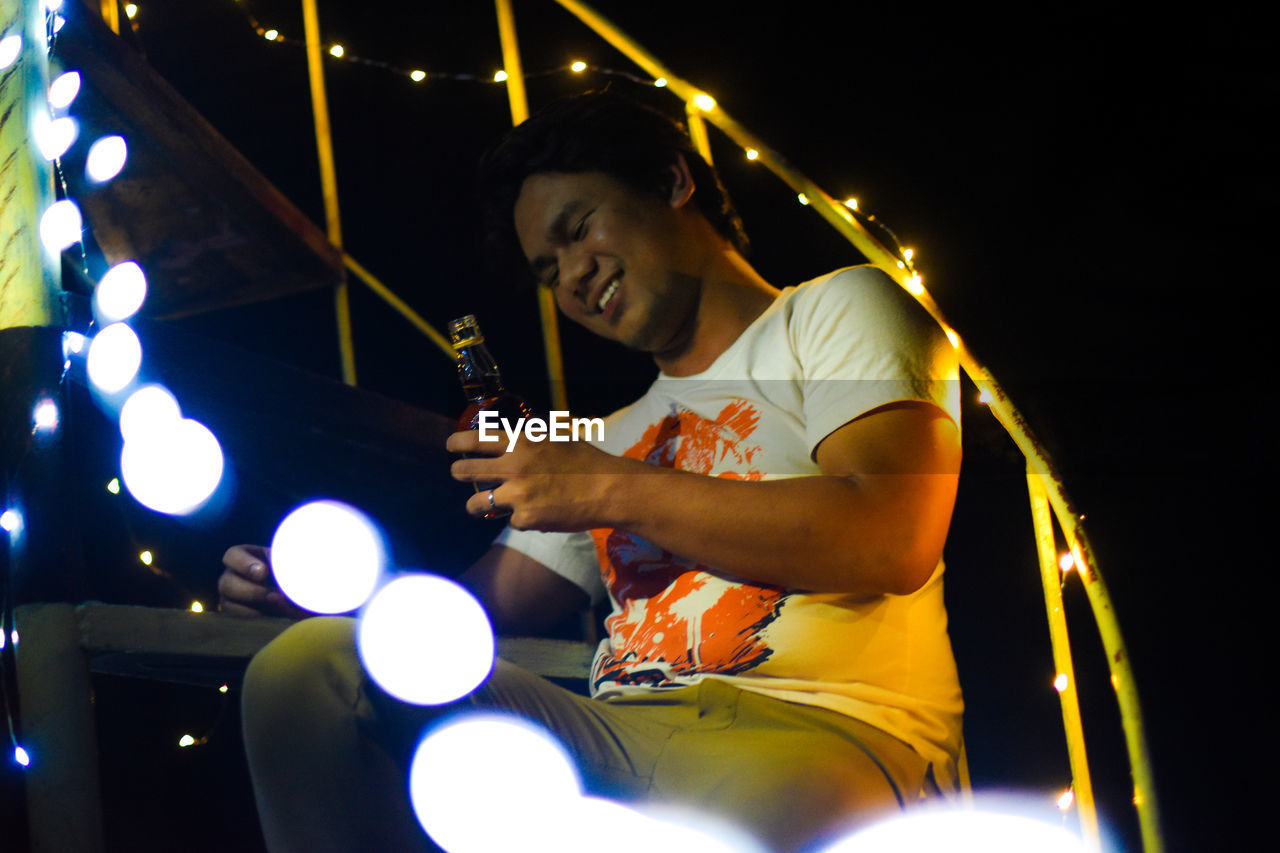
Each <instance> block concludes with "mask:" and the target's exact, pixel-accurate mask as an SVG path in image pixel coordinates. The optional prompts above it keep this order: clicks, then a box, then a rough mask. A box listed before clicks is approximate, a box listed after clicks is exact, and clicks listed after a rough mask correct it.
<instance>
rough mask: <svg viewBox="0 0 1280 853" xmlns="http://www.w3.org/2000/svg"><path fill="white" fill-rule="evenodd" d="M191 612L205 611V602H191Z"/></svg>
mask: <svg viewBox="0 0 1280 853" xmlns="http://www.w3.org/2000/svg"><path fill="white" fill-rule="evenodd" d="M191 612H192V613H203V612H204V603H203V602H200V601H193V602H191Z"/></svg>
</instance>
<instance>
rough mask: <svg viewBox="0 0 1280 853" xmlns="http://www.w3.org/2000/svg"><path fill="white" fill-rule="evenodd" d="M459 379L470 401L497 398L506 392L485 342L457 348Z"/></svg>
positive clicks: (463, 391)
mask: <svg viewBox="0 0 1280 853" xmlns="http://www.w3.org/2000/svg"><path fill="white" fill-rule="evenodd" d="M455 351H456V352H457V354H458V379H459V381H460V382H461V383H462V393H463V394H464V395H466V398H467V399H468V400H483V399H487V398H489V397H497V396H498V395H500V394H502V393H504V392H505V391H506V389H505V387H504V386H503V384H502V374H501V373H500V372H499V371H498V365H497V362H495V361H494V360H493V356H492V355H490V354H489V349H488V347H486V346H485V345H484V343H483V342H478V343H473V344H463V345H460V346H457V347H456V349H455Z"/></svg>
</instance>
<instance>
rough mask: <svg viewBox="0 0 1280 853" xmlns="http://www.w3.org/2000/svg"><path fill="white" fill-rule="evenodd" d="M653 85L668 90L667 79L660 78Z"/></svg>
mask: <svg viewBox="0 0 1280 853" xmlns="http://www.w3.org/2000/svg"><path fill="white" fill-rule="evenodd" d="M653 85H654V86H655V87H656V88H658V89H664V88H666V85H667V78H666V77H659V78H658V79H657V80H654V81H653Z"/></svg>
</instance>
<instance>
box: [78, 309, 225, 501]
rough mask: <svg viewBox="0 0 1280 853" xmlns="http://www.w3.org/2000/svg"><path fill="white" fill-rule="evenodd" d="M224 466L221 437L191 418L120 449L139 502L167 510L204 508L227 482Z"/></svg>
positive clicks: (126, 475) (126, 476) (131, 490)
mask: <svg viewBox="0 0 1280 853" xmlns="http://www.w3.org/2000/svg"><path fill="white" fill-rule="evenodd" d="M99 337H101V334H100V335H99ZM90 356H92V352H91V353H90ZM223 467H224V459H223V455H222V446H221V445H220V444H218V439H217V438H216V437H214V435H213V433H212V432H210V431H209V428H208V427H206V426H205V425H204V424H202V423H200V422H199V421H195V420H192V419H190V418H182V419H180V420H178V421H176V422H174V423H172V424H170V425H169V427H168V428H167V429H160V430H156V431H155V432H154V433H149V434H148V435H147V437H146V439H145V440H141V441H130V440H128V439H126V440H125V443H124V450H123V451H122V452H121V454H120V472H121V474H122V475H123V477H124V484H125V487H126V488H128V489H129V493H130V494H131V495H133V497H134V499H135V500H136V501H138V503H140V504H142V505H143V506H145V507H147V508H148V509H151V510H154V511H156V512H161V513H164V514H165V515H189V514H191V513H193V512H195V511H196V510H198V509H200V507H201V506H203V505H204V503H205V502H206V501H207V500H209V498H210V497H212V496H213V493H214V492H215V491H216V490H217V488H218V484H219V483H220V482H221V481H222V471H223Z"/></svg>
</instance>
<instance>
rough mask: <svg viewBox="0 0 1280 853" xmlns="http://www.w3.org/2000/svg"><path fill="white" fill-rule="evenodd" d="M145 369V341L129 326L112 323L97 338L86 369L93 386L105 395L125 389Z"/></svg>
mask: <svg viewBox="0 0 1280 853" xmlns="http://www.w3.org/2000/svg"><path fill="white" fill-rule="evenodd" d="M141 366H142V342H141V341H139V340H138V336H137V335H136V334H134V331H133V329H131V328H129V326H128V325H126V324H125V323H112V324H111V325H110V326H107V327H106V328H105V329H103V330H102V331H101V332H98V334H96V335H94V336H93V343H91V344H89V357H88V361H87V362H86V364H85V369H86V370H87V371H88V374H89V381H90V382H91V383H93V387H95V388H97V389H98V390H99V391H101V392H102V393H104V394H114V393H116V392H117V391H120V390H121V389H123V388H124V387H125V386H126V385H128V384H129V383H130V382H132V381H133V377H135V376H137V375H138V368H139V367H141Z"/></svg>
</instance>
